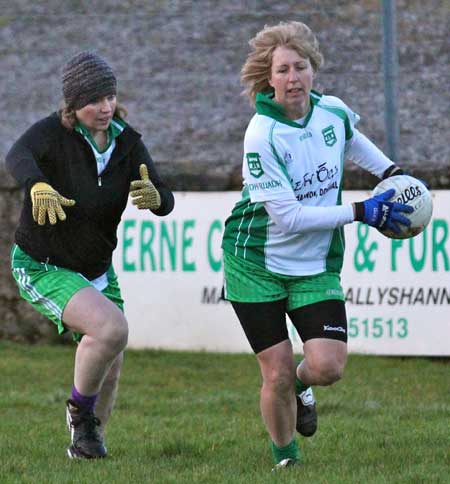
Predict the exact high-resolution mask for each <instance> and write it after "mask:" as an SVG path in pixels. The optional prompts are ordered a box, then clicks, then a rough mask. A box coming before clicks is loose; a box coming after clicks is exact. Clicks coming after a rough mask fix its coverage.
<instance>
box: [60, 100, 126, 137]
mask: <svg viewBox="0 0 450 484" xmlns="http://www.w3.org/2000/svg"><path fill="white" fill-rule="evenodd" d="M58 114H59V118H60V119H61V124H62V125H63V126H64V127H65V128H66V129H68V130H72V129H73V128H74V127H75V125H76V124H77V116H76V114H75V109H73V108H69V107H68V106H67V105H66V103H65V102H64V101H62V102H61V106H60V108H59V110H58ZM127 114H128V111H127V110H126V108H125V107H124V106H123V105H122V104H120V103H117V104H116V109H115V111H114V115H113V116H114V117H115V118H120V119H125V118H126V117H127Z"/></svg>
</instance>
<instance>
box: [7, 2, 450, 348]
mask: <svg viewBox="0 0 450 484" xmlns="http://www.w3.org/2000/svg"><path fill="white" fill-rule="evenodd" d="M380 4H381V1H379V0H362V1H360V2H353V1H350V0H339V1H335V0H333V1H331V0H323V1H321V2H317V1H314V0H304V1H302V2H299V1H297V0H296V1H294V0H288V1H284V2H273V1H269V0H227V1H219V0H196V1H192V2H191V1H185V0H154V1H152V2H148V1H145V0H120V1H119V0H102V1H100V0H91V1H89V2H87V1H77V2H75V1H71V0H65V1H62V2H61V1H60V0H48V1H46V2H31V0H16V1H15V2H2V8H1V10H0V224H1V228H2V230H1V233H0V251H1V253H2V255H3V257H2V261H3V262H2V264H1V266H0V338H15V339H21V340H28V341H35V340H40V339H42V338H44V339H54V338H55V337H54V331H53V329H52V328H51V327H50V326H49V325H48V324H47V323H46V322H44V320H43V319H42V318H39V316H38V315H36V313H35V312H34V311H33V310H31V309H29V308H28V307H27V305H26V304H25V303H22V302H21V301H20V300H19V298H18V295H17V290H16V288H15V286H14V285H13V284H12V280H11V276H10V275H9V267H8V255H9V247H10V245H11V241H12V238H13V232H14V226H15V224H16V222H17V218H18V214H19V210H20V205H21V200H22V196H23V195H22V193H21V191H20V189H19V188H18V187H17V185H16V184H15V182H14V181H13V180H12V179H11V178H10V177H9V175H7V174H6V173H5V169H4V165H3V160H4V157H5V154H6V152H7V150H8V149H9V147H10V145H11V143H12V142H13V141H14V140H15V139H16V138H17V137H18V136H19V135H20V134H21V133H22V132H23V131H24V130H25V129H26V128H27V127H28V126H29V125H30V124H31V123H32V122H34V121H36V120H38V119H39V118H41V117H43V116H45V115H47V114H48V113H49V112H51V111H53V110H55V108H56V107H57V106H58V103H59V101H60V97H61V95H60V92H61V90H60V68H61V66H62V65H63V64H64V62H65V61H66V60H67V58H68V57H70V56H71V55H72V54H74V53H75V52H77V51H79V50H81V49H92V50H96V51H98V52H99V53H100V54H101V55H103V56H104V57H105V58H106V59H108V61H109V62H110V63H111V65H112V66H113V68H114V69H115V71H116V74H117V77H118V80H119V97H120V100H121V101H122V102H123V103H124V104H125V105H126V107H127V108H128V111H129V116H128V120H129V122H130V123H131V124H132V125H134V126H135V127H136V128H137V129H138V130H139V131H140V132H141V133H142V134H143V138H144V141H145V142H146V144H147V145H148V147H149V149H150V152H151V154H152V156H153V158H154V159H155V161H156V162H157V165H158V168H159V171H160V172H161V174H162V175H163V176H164V178H165V179H166V180H167V181H168V183H169V185H170V186H171V187H172V188H173V189H174V190H228V189H239V187H240V164H241V156H242V136H243V132H244V130H245V127H246V125H247V123H248V120H249V118H250V116H251V115H252V108H251V107H250V105H249V104H248V102H247V100H246V99H245V98H243V97H241V96H240V91H241V89H242V86H240V84H239V70H240V68H241V65H242V63H243V62H244V60H245V57H246V55H247V53H248V40H249V38H250V37H252V36H253V35H254V34H255V33H256V32H257V31H258V30H260V29H261V28H262V27H263V26H264V24H274V23H277V22H278V21H281V20H288V19H295V20H301V21H304V22H306V23H308V24H309V25H310V26H311V27H312V29H313V30H314V31H315V32H316V33H317V36H318V38H319V41H320V43H321V48H322V51H323V53H324V56H325V66H324V67H323V69H322V70H321V72H320V73H319V76H318V78H317V83H318V87H319V88H320V89H322V90H323V91H324V92H326V93H328V94H333V95H336V96H339V97H341V98H342V99H343V100H344V101H346V102H347V103H348V104H349V105H350V106H351V107H352V108H353V109H354V110H355V111H356V112H358V113H360V114H361V118H362V120H361V123H360V129H361V130H362V131H363V132H364V133H366V134H367V135H368V136H369V137H370V138H371V139H372V140H373V141H374V142H375V143H376V144H377V145H378V146H380V147H381V148H384V146H385V135H384V114H383V112H384V95H383V73H382V63H381V61H382V50H381V49H382V24H381V15H380ZM449 13H450V6H449V2H448V1H446V0H429V1H427V2H423V1H419V0H398V1H397V17H398V45H399V62H400V65H399V83H400V90H399V93H398V105H399V120H400V159H399V160H398V161H399V163H400V164H401V165H402V166H405V167H407V168H408V169H409V170H410V171H411V172H413V173H414V174H415V175H417V176H420V177H422V178H425V179H427V180H428V181H430V184H431V186H432V188H444V187H446V188H448V187H450V168H449V167H450V148H449V143H448V133H449V132H450V117H449V116H448V106H449V104H450V103H449V101H450V94H449V90H448V86H447V84H448V82H447V81H448V65H449V51H450V49H449V32H448V25H449ZM373 183H374V180H373V179H372V178H371V177H370V176H367V175H365V174H362V173H361V172H360V171H359V170H358V169H356V168H355V167H350V166H349V167H348V175H347V178H346V184H345V188H355V189H356V188H369V187H371V186H373Z"/></svg>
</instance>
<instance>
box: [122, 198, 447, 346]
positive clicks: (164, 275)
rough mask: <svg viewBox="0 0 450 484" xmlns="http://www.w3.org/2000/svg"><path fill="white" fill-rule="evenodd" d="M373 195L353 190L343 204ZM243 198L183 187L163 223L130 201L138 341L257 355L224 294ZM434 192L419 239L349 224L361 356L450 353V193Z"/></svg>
mask: <svg viewBox="0 0 450 484" xmlns="http://www.w3.org/2000/svg"><path fill="white" fill-rule="evenodd" d="M367 196H368V192H362V191H348V192H344V196H343V203H345V202H347V201H348V202H350V201H352V200H360V199H364V198H367ZM239 197H240V194H239V192H216V193H186V192H178V193H176V209H175V210H174V212H173V213H172V214H171V215H169V216H168V217H164V218H163V219H158V218H156V217H154V216H151V214H150V215H149V214H148V213H143V212H141V211H138V210H136V209H135V208H134V207H133V206H130V205H129V206H128V208H127V211H126V212H125V214H124V217H123V221H122V224H121V227H120V230H119V245H118V249H117V250H116V253H115V257H114V265H115V268H116V272H117V274H118V276H119V280H120V283H121V286H122V290H123V296H124V298H125V301H126V305H125V311H126V314H127V317H128V320H129V323H130V340H129V345H130V346H131V347H135V348H143V347H150V348H170V349H181V350H187V349H189V350H208V351H232V352H235V351H250V347H249V345H248V343H247V341H246V339H245V337H244V335H243V332H242V330H241V328H240V325H239V323H238V320H237V318H236V317H235V315H234V313H233V311H232V308H231V306H230V304H229V303H227V302H225V301H223V300H221V299H220V292H221V287H222V283H223V279H222V260H221V249H220V242H221V233H222V230H223V226H224V221H225V219H226V217H227V216H228V214H229V213H230V211H231V208H232V207H233V205H234V203H235V202H236V201H237V200H238V199H239ZM433 198H434V213H433V219H432V221H431V223H430V225H429V227H428V228H427V229H426V230H425V232H423V233H422V234H421V235H419V236H417V237H415V238H413V239H408V240H403V241H402V240H391V239H387V238H386V237H383V236H382V235H381V234H380V233H378V232H377V231H376V230H374V229H371V228H369V227H368V226H366V225H363V224H359V223H354V224H351V225H348V226H346V241H347V249H346V256H345V261H344V270H343V273H342V284H343V287H344V291H345V294H346V298H347V316H348V323H349V349H350V351H351V352H363V353H373V354H389V355H450V343H449V341H450V231H449V227H450V214H449V212H448V209H447V207H448V206H450V191H443V190H437V191H434V192H433ZM206 207H207V209H205V208H206ZM289 328H290V336H291V339H292V341H293V343H294V345H295V348H296V350H297V351H301V342H300V340H299V338H298V335H297V334H296V332H295V329H294V328H293V327H292V326H291V325H289Z"/></svg>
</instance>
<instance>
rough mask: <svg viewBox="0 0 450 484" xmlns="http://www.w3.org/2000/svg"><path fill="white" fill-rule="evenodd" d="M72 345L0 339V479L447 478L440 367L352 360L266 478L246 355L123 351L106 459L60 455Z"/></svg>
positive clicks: (448, 445)
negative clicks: (293, 449) (315, 424)
mask: <svg viewBox="0 0 450 484" xmlns="http://www.w3.org/2000/svg"><path fill="white" fill-rule="evenodd" d="M72 363H73V347H71V346H53V347H50V346H22V345H17V344H13V343H0V375H1V386H0V482H1V483H2V484H7V483H33V484H34V483H77V484H84V483H108V484H109V483H123V484H126V483H138V484H139V483H190V484H193V483H208V484H209V483H211V484H212V483H236V484H240V483H242V484H244V483H245V484H248V483H251V484H253V483H255V484H263V483H269V482H270V483H272V482H277V483H278V482H279V483H290V482H292V483H294V482H295V483H301V482H304V483H305V482H308V483H345V484H347V483H414V484H416V483H450V360H431V359H424V358H410V359H407V358H384V357H383V358H382V357H369V356H359V355H353V356H351V357H350V359H349V363H348V366H347V371H346V374H345V376H344V379H343V380H342V381H341V382H339V383H338V384H337V385H335V386H334V387H329V388H317V389H316V392H315V393H316V397H317V399H318V409H319V430H318V432H317V434H316V435H315V436H314V437H312V438H310V439H305V438H299V442H300V446H301V449H302V452H303V456H304V463H303V465H302V466H299V467H297V468H290V469H285V470H284V471H283V472H280V473H277V474H276V475H275V474H273V473H271V472H270V470H271V467H272V461H271V455H270V450H269V445H268V444H269V440H268V437H267V435H266V432H265V430H264V427H263V425H262V421H261V418H260V415H259V403H258V392H259V384H260V377H259V372H258V368H257V364H256V360H255V358H254V356H253V355H226V354H225V355H223V354H210V353H178V352H166V351H128V352H127V354H126V361H125V367H124V371H123V376H122V381H121V387H120V393H119V399H118V402H117V406H116V410H115V413H114V414H113V416H112V418H111V421H110V427H109V431H108V434H107V445H108V449H109V453H110V455H109V458H107V459H105V460H102V461H90V462H86V461H84V462H79V461H76V462H73V461H70V460H69V459H68V458H67V457H66V453H65V450H66V447H67V443H68V437H69V436H68V433H67V431H66V430H65V427H64V425H65V423H64V411H65V408H64V402H65V399H66V398H67V396H68V391H69V389H70V387H71V381H72Z"/></svg>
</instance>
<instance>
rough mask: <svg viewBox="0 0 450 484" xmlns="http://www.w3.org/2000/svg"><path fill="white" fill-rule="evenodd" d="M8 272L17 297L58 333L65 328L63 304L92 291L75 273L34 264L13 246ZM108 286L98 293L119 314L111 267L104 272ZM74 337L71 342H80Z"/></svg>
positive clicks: (79, 336) (35, 262) (81, 276)
mask: <svg viewBox="0 0 450 484" xmlns="http://www.w3.org/2000/svg"><path fill="white" fill-rule="evenodd" d="M11 271H12V275H13V277H14V279H15V281H16V283H17V286H18V287H19V293H20V295H21V297H22V298H23V299H25V301H27V302H29V303H30V304H31V305H32V306H33V307H34V308H35V309H36V310H37V311H38V312H40V313H41V314H43V315H44V316H45V317H47V318H48V319H50V320H51V321H52V322H53V323H55V324H56V326H57V328H58V333H59V334H63V333H65V332H66V331H67V328H66V327H65V326H64V323H63V322H62V315H63V311H64V308H65V307H66V304H67V303H68V302H69V300H70V299H71V298H72V296H73V295H74V294H75V293H76V292H78V291H79V290H80V289H82V288H83V287H93V285H92V284H91V282H90V281H89V280H88V279H86V278H85V277H84V276H83V275H81V274H80V273H78V272H74V271H71V270H69V269H65V268H63V267H59V266H55V265H52V264H46V263H44V262H38V261H36V260H35V259H33V258H32V257H30V256H29V255H28V254H26V253H25V252H24V251H23V250H22V249H21V248H20V247H19V246H18V245H17V244H14V245H13V247H12V249H11ZM107 280H108V285H107V286H106V287H105V288H104V289H103V290H102V291H101V292H102V294H104V295H105V296H106V297H107V298H108V299H109V300H110V301H112V302H113V303H114V304H116V306H118V308H119V309H120V310H121V311H123V299H122V296H121V294H120V288H119V284H118V281H117V276H116V273H115V272H114V268H113V266H112V265H111V266H110V267H109V269H108V271H107ZM81 336H82V335H80V334H78V333H74V335H73V337H74V340H76V341H78V340H80V339H81Z"/></svg>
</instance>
